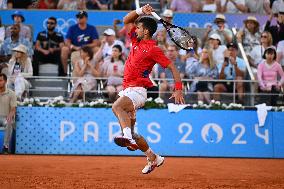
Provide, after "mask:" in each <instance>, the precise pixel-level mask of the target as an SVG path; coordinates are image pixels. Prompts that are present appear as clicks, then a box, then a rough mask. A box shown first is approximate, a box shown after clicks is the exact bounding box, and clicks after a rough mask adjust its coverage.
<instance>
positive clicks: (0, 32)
mask: <svg viewBox="0 0 284 189" xmlns="http://www.w3.org/2000/svg"><path fill="white" fill-rule="evenodd" d="M4 40H5V27H4V26H3V25H2V19H1V17H0V49H1V45H2V44H3V42H4Z"/></svg>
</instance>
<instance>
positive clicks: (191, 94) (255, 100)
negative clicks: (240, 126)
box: [26, 76, 283, 106]
mask: <svg viewBox="0 0 284 189" xmlns="http://www.w3.org/2000/svg"><path fill="white" fill-rule="evenodd" d="M26 78H27V79H28V80H29V81H30V82H31V83H33V81H38V80H40V81H45V82H49V83H50V84H51V83H52V82H53V81H54V80H59V81H62V82H65V87H62V88H60V87H57V86H53V87H47V88H46V86H40V85H39V86H32V87H31V88H30V89H29V92H28V93H27V97H39V96H36V95H35V93H37V94H39V93H40V92H46V93H47V94H49V93H50V92H52V91H57V92H61V93H62V95H60V96H63V97H64V98H65V99H66V100H68V99H69V94H70V93H71V91H72V90H73V89H72V86H73V82H72V81H73V80H76V79H78V77H55V76H48V77H47V76H31V77H26ZM95 79H96V80H97V86H96V87H95V88H93V89H92V90H90V91H88V92H84V95H83V101H89V100H92V99H97V98H105V99H108V95H107V91H106V89H105V87H106V81H107V78H105V77H96V78H95ZM153 80H154V81H155V82H156V84H157V86H156V88H155V90H150V91H148V95H150V96H151V95H154V96H155V97H161V96H163V99H164V100H165V101H166V102H168V96H169V95H170V94H171V93H172V90H171V89H169V90H167V91H165V92H161V91H160V90H159V86H160V84H161V83H162V82H163V81H164V80H165V79H158V78H155V79H153ZM166 80H167V81H169V82H170V81H173V79H166ZM195 81H196V79H183V80H182V82H183V84H184V96H185V100H186V103H196V102H197V101H198V98H197V96H198V94H199V92H196V91H191V84H192V82H195ZM199 81H201V80H199ZM202 81H205V82H210V83H212V84H213V86H214V85H215V84H218V83H233V84H232V85H233V91H232V92H222V93H218V92H214V91H209V96H210V99H214V98H213V97H214V95H216V94H217V95H218V94H219V95H221V96H220V99H219V100H220V101H221V102H225V103H237V102H239V101H238V95H242V96H243V97H244V98H243V102H242V103H243V105H245V106H254V105H255V104H259V103H261V102H263V101H265V100H266V101H267V102H268V101H269V99H270V98H273V97H280V98H278V99H279V100H278V105H282V104H283V92H280V93H274V94H272V93H258V92H255V91H257V89H258V82H257V81H255V80H254V81H253V80H220V79H218V80H213V79H210V80H205V79H204V80H202ZM237 83H243V87H244V90H243V91H244V92H243V93H238V92H237V90H236V89H237ZM44 98H52V96H45V97H44ZM268 104H269V102H268Z"/></svg>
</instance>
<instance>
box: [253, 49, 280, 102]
mask: <svg viewBox="0 0 284 189" xmlns="http://www.w3.org/2000/svg"><path fill="white" fill-rule="evenodd" d="M276 56H277V55H276V49H275V47H268V48H267V49H266V50H265V52H264V59H265V61H264V62H262V63H260V64H259V65H258V67H257V77H258V82H259V88H260V92H261V93H269V94H270V95H268V97H269V98H270V103H271V105H272V106H276V104H277V98H278V93H279V92H280V89H281V87H282V86H283V83H284V72H283V69H282V67H281V65H280V64H279V63H278V62H276ZM278 78H281V79H280V80H278ZM273 94H276V95H273ZM265 98H266V99H267V96H266V97H265Z"/></svg>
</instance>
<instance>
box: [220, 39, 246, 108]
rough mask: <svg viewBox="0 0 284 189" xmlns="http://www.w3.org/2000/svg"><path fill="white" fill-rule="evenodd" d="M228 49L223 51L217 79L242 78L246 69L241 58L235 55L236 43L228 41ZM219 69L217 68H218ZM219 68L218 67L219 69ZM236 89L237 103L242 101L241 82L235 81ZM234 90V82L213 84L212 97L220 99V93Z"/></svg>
mask: <svg viewBox="0 0 284 189" xmlns="http://www.w3.org/2000/svg"><path fill="white" fill-rule="evenodd" d="M227 48H228V50H227V51H226V53H225V61H224V63H223V64H222V65H221V71H220V73H219V79H225V80H243V79H244V76H245V71H246V65H245V62H244V60H243V59H241V58H239V57H237V54H238V45H237V44H236V43H229V44H228V45H227ZM218 69H219V68H218ZM219 70H220V69H219ZM235 87H236V88H235V89H236V91H237V93H238V101H239V103H243V92H244V87H243V83H242V82H236V86H235ZM233 90H234V82H233V81H232V82H225V83H218V84H216V85H215V86H214V92H215V93H216V94H214V99H215V100H219V99H220V93H223V92H229V93H232V92H233Z"/></svg>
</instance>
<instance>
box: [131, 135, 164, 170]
mask: <svg viewBox="0 0 284 189" xmlns="http://www.w3.org/2000/svg"><path fill="white" fill-rule="evenodd" d="M133 139H134V140H135V142H136V144H137V145H138V147H139V149H140V150H141V151H142V152H144V154H145V155H146V156H147V165H146V166H145V167H144V168H143V169H142V173H143V174H148V173H150V172H152V171H153V170H154V169H155V168H156V167H159V166H161V165H162V164H163V163H164V161H165V158H164V157H162V156H159V155H158V154H156V153H155V152H154V151H153V150H152V149H151V148H150V147H149V145H148V143H147V141H146V140H145V138H144V137H143V136H141V135H139V134H136V133H135V134H133Z"/></svg>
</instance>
